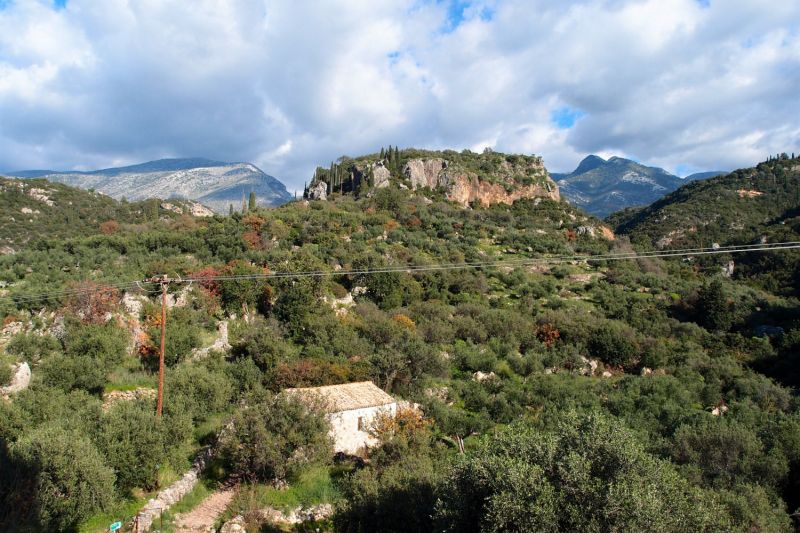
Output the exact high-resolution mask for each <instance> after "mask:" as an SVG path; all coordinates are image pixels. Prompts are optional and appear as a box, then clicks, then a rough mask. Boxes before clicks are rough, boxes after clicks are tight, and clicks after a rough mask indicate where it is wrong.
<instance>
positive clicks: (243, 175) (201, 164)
mask: <svg viewBox="0 0 800 533" xmlns="http://www.w3.org/2000/svg"><path fill="white" fill-rule="evenodd" d="M9 176H14V177H19V178H46V179H48V180H50V181H57V182H61V183H66V184H67V185H72V186H74V187H80V188H82V189H95V190H97V191H101V192H103V193H105V194H107V195H109V196H111V197H113V198H116V199H117V200H119V199H121V198H122V197H125V198H126V199H128V200H130V201H138V200H144V199H146V198H170V197H176V198H188V199H192V200H196V201H198V202H201V203H202V204H204V205H207V206H209V207H211V208H212V209H214V210H215V211H217V212H220V213H221V212H227V211H228V208H229V206H230V204H233V205H234V208H237V209H238V208H239V207H240V206H241V202H242V196H243V195H244V196H245V197H247V196H249V194H250V191H255V193H256V200H257V203H258V204H259V205H264V206H277V205H281V204H283V203H285V202H288V201H289V200H291V199H292V198H293V196H292V195H291V194H289V192H288V191H287V190H286V187H285V186H284V185H283V183H281V182H280V181H278V180H277V179H275V178H274V177H272V176H269V175H267V174H265V173H264V172H263V171H261V170H260V169H259V168H258V167H256V166H254V165H251V164H250V163H223V162H220V161H211V160H209V159H200V158H191V159H160V160H158V161H150V162H148V163H142V164H140V165H133V166H128V167H121V168H107V169H103V170H95V171H92V172H56V171H52V170H26V171H21V172H12V173H11V174H9Z"/></svg>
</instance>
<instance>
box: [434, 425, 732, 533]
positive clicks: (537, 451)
mask: <svg viewBox="0 0 800 533" xmlns="http://www.w3.org/2000/svg"><path fill="white" fill-rule="evenodd" d="M448 479H449V482H448V483H447V484H446V486H445V487H444V488H443V490H442V491H441V498H442V503H441V505H440V507H439V516H438V518H439V520H440V521H441V524H440V526H441V527H439V528H437V529H438V530H440V531H442V530H443V531H459V532H475V533H477V532H488V531H543V532H547V531H552V532H556V531H670V532H686V533H690V532H697V531H720V532H722V531H729V530H730V529H729V528H728V527H726V526H727V525H728V524H726V523H725V522H724V518H725V517H724V514H722V513H721V510H720V509H718V508H716V506H715V505H714V503H713V501H712V500H711V499H710V498H709V496H708V495H707V494H706V493H704V492H703V491H701V490H699V489H695V488H692V487H691V486H690V485H689V484H688V483H687V482H686V481H685V480H684V479H682V478H681V477H680V476H679V475H678V474H677V472H676V471H675V469H674V468H673V467H671V466H670V464H669V463H667V462H664V461H661V460H659V459H656V458H654V457H653V456H650V455H648V454H647V453H646V452H645V451H644V448H643V446H642V445H641V444H640V443H639V442H638V441H637V440H636V438H635V437H634V436H633V435H632V434H631V433H630V432H629V431H628V430H626V429H625V428H624V427H622V425H621V424H619V423H617V422H614V421H612V420H611V419H608V418H606V417H605V416H601V415H589V416H583V417H577V416H570V417H567V419H566V420H564V421H562V422H561V423H560V424H559V426H558V428H557V429H556V430H555V431H554V432H552V433H550V432H544V431H536V430H533V429H530V428H526V427H524V426H521V425H516V426H512V427H511V428H510V429H508V430H506V431H504V432H502V433H501V434H500V435H499V436H498V437H497V438H495V439H492V440H488V439H486V440H483V441H482V442H481V444H480V446H479V447H478V449H477V450H476V451H475V453H473V454H470V455H469V456H467V457H465V458H463V459H462V460H461V461H459V462H458V463H457V464H456V465H455V466H454V467H453V468H452V470H451V472H450V474H449V476H448Z"/></svg>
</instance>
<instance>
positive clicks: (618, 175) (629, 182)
mask: <svg viewBox="0 0 800 533" xmlns="http://www.w3.org/2000/svg"><path fill="white" fill-rule="evenodd" d="M551 176H552V177H553V179H554V180H555V181H556V182H557V183H558V186H559V187H560V188H561V194H563V195H564V197H565V198H567V199H568V200H569V201H570V202H572V203H573V204H575V205H577V206H578V207H580V208H582V209H584V210H586V212H587V213H591V214H593V215H595V216H598V217H601V218H602V217H605V216H607V215H609V214H611V213H612V212H614V211H618V210H620V209H624V208H626V207H629V206H640V205H647V204H649V203H651V202H654V201H655V200H657V199H658V198H661V197H662V196H664V195H665V194H667V193H668V192H671V191H674V190H675V189H677V188H678V187H680V186H681V185H683V184H684V183H686V182H685V181H683V180H682V179H681V178H679V177H678V176H674V175H672V174H670V173H669V172H667V171H666V170H664V169H661V168H655V167H648V166H644V165H640V164H639V163H636V162H635V161H631V160H630V159H624V158H621V157H612V158H611V159H609V160H608V161H606V160H605V159H603V158H601V157H598V156H596V155H590V156H588V157H586V158H585V159H584V160H583V161H581V163H580V164H579V165H578V168H576V169H575V170H574V171H573V172H571V173H569V174H551ZM696 176H699V175H696ZM698 179H699V178H698Z"/></svg>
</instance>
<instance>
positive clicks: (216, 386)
mask: <svg viewBox="0 0 800 533" xmlns="http://www.w3.org/2000/svg"><path fill="white" fill-rule="evenodd" d="M232 396H233V385H232V384H231V381H230V378H229V377H228V375H227V374H226V373H223V372H211V371H210V370H208V369H207V368H205V367H203V366H195V365H191V366H190V365H185V366H179V367H177V368H175V369H171V370H169V371H168V372H167V373H166V375H165V376H164V398H165V402H167V401H170V402H173V403H175V402H180V403H183V404H184V410H185V411H186V412H188V414H189V415H190V416H191V417H192V418H193V419H194V420H205V419H207V418H208V417H209V416H211V415H213V414H216V413H219V412H222V411H224V410H225V409H226V408H227V406H228V404H229V403H230V401H231V397H232ZM167 398H168V400H167Z"/></svg>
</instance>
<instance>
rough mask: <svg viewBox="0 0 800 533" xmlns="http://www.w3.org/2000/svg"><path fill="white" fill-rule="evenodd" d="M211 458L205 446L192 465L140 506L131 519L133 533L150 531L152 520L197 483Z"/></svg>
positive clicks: (209, 449)
mask: <svg viewBox="0 0 800 533" xmlns="http://www.w3.org/2000/svg"><path fill="white" fill-rule="evenodd" d="M210 458H211V448H210V447H209V446H206V447H205V448H203V450H202V451H201V452H200V453H199V454H198V455H197V457H196V458H195V460H194V461H193V462H192V467H191V468H190V469H189V471H188V472H186V473H185V474H184V475H183V477H181V479H179V480H178V481H176V482H175V483H173V484H172V485H170V486H169V487H167V488H166V489H164V490H162V491H161V492H159V493H158V496H156V497H155V498H153V499H151V500H150V501H149V502H147V504H146V505H145V506H144V507H142V508H141V509H140V510H139V512H138V513H137V514H136V516H135V517H134V519H133V522H134V527H133V533H145V532H146V531H150V528H151V527H152V526H153V522H154V521H156V520H158V519H159V518H161V513H163V512H164V511H166V510H167V509H169V508H170V507H171V506H172V505H175V504H176V503H178V502H179V501H181V500H182V499H183V497H184V496H186V495H187V494H188V493H190V492H191V491H192V489H194V486H195V485H197V480H198V479H200V474H202V473H203V470H205V468H206V464H207V463H208V460H209V459H210Z"/></svg>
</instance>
